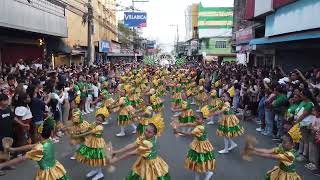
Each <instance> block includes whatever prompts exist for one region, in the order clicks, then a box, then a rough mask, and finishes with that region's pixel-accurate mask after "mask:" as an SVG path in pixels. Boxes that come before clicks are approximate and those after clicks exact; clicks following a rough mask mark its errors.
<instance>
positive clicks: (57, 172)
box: [35, 161, 70, 180]
mask: <svg viewBox="0 0 320 180" xmlns="http://www.w3.org/2000/svg"><path fill="white" fill-rule="evenodd" d="M44 179H46V180H70V177H68V176H67V175H66V170H65V169H64V167H63V166H62V164H60V163H59V162H58V161H56V164H55V166H54V167H52V168H50V169H45V170H42V169H39V170H38V172H37V175H36V177H35V180H44Z"/></svg>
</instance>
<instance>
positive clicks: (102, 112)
mask: <svg viewBox="0 0 320 180" xmlns="http://www.w3.org/2000/svg"><path fill="white" fill-rule="evenodd" d="M99 115H102V116H103V117H104V118H107V117H108V116H109V111H108V108H107V107H102V108H99V109H98V110H97V111H96V116H99Z"/></svg>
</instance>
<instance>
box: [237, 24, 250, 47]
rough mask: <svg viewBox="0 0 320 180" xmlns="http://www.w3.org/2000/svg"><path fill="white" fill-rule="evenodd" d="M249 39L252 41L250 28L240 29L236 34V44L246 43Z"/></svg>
mask: <svg viewBox="0 0 320 180" xmlns="http://www.w3.org/2000/svg"><path fill="white" fill-rule="evenodd" d="M251 39H253V30H252V27H248V28H246V29H242V30H240V31H238V32H236V43H237V44H241V43H248V42H249V41H250V40H251Z"/></svg>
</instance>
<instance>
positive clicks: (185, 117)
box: [174, 101, 196, 132]
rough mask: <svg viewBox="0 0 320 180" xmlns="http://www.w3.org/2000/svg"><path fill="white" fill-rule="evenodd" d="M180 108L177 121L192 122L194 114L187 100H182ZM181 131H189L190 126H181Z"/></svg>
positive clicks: (182, 122)
mask: <svg viewBox="0 0 320 180" xmlns="http://www.w3.org/2000/svg"><path fill="white" fill-rule="evenodd" d="M181 108H182V109H181V113H180V114H179V117H178V122H179V123H181V124H188V123H194V122H195V119H196V117H195V114H194V112H193V110H192V109H191V107H190V105H189V104H188V102H187V101H182V105H181ZM174 121H175V120H174ZM182 131H183V132H190V131H191V128H186V127H183V129H182Z"/></svg>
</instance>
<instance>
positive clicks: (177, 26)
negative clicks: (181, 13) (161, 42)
mask: <svg viewBox="0 0 320 180" xmlns="http://www.w3.org/2000/svg"><path fill="white" fill-rule="evenodd" d="M170 26H171V27H176V28H177V39H176V40H177V42H175V43H174V44H176V45H175V46H176V54H177V55H178V52H179V51H178V47H179V45H178V44H179V25H178V24H170ZM173 42H174V41H173Z"/></svg>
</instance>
